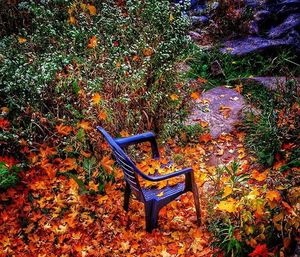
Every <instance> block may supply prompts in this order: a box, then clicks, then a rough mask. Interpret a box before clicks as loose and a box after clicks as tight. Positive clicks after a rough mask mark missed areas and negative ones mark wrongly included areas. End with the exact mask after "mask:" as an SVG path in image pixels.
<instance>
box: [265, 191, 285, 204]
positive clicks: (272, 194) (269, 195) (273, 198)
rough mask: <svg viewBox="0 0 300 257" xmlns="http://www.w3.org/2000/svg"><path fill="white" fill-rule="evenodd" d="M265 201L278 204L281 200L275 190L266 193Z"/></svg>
mask: <svg viewBox="0 0 300 257" xmlns="http://www.w3.org/2000/svg"><path fill="white" fill-rule="evenodd" d="M266 199H267V200H269V201H276V202H278V201H279V200H280V199H281V197H280V193H279V192H278V191H277V190H269V191H267V193H266Z"/></svg>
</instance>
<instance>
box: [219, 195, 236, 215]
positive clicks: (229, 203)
mask: <svg viewBox="0 0 300 257" xmlns="http://www.w3.org/2000/svg"><path fill="white" fill-rule="evenodd" d="M237 205H238V202H237V201H236V200H235V199H233V198H229V199H227V200H225V201H221V202H220V203H219V204H217V206H216V207H215V208H216V209H217V210H220V211H226V212H230V213H232V212H236V210H237Z"/></svg>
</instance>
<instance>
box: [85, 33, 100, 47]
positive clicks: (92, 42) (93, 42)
mask: <svg viewBox="0 0 300 257" xmlns="http://www.w3.org/2000/svg"><path fill="white" fill-rule="evenodd" d="M97 45H98V43H97V38H96V36H92V37H91V38H90V39H89V43H88V45H87V47H88V48H95V47H96V46H97Z"/></svg>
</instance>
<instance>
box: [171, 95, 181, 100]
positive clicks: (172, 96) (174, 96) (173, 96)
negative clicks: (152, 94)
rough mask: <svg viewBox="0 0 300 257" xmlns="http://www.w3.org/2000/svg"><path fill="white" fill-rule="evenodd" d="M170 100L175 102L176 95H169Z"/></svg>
mask: <svg viewBox="0 0 300 257" xmlns="http://www.w3.org/2000/svg"><path fill="white" fill-rule="evenodd" d="M170 98H171V99H172V100H173V101H176V100H178V98H179V97H178V95H176V94H172V95H170Z"/></svg>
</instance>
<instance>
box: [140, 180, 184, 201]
mask: <svg viewBox="0 0 300 257" xmlns="http://www.w3.org/2000/svg"><path fill="white" fill-rule="evenodd" d="M184 190H185V183H184V182H180V183H178V184H176V185H175V186H167V187H164V188H162V189H157V188H154V189H145V188H143V189H142V191H143V194H144V196H145V199H146V201H151V200H156V201H161V200H163V199H166V198H168V197H170V196H174V195H180V194H181V193H183V192H184ZM162 192H163V194H162V195H161V196H157V195H160V194H161V193H162Z"/></svg>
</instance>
